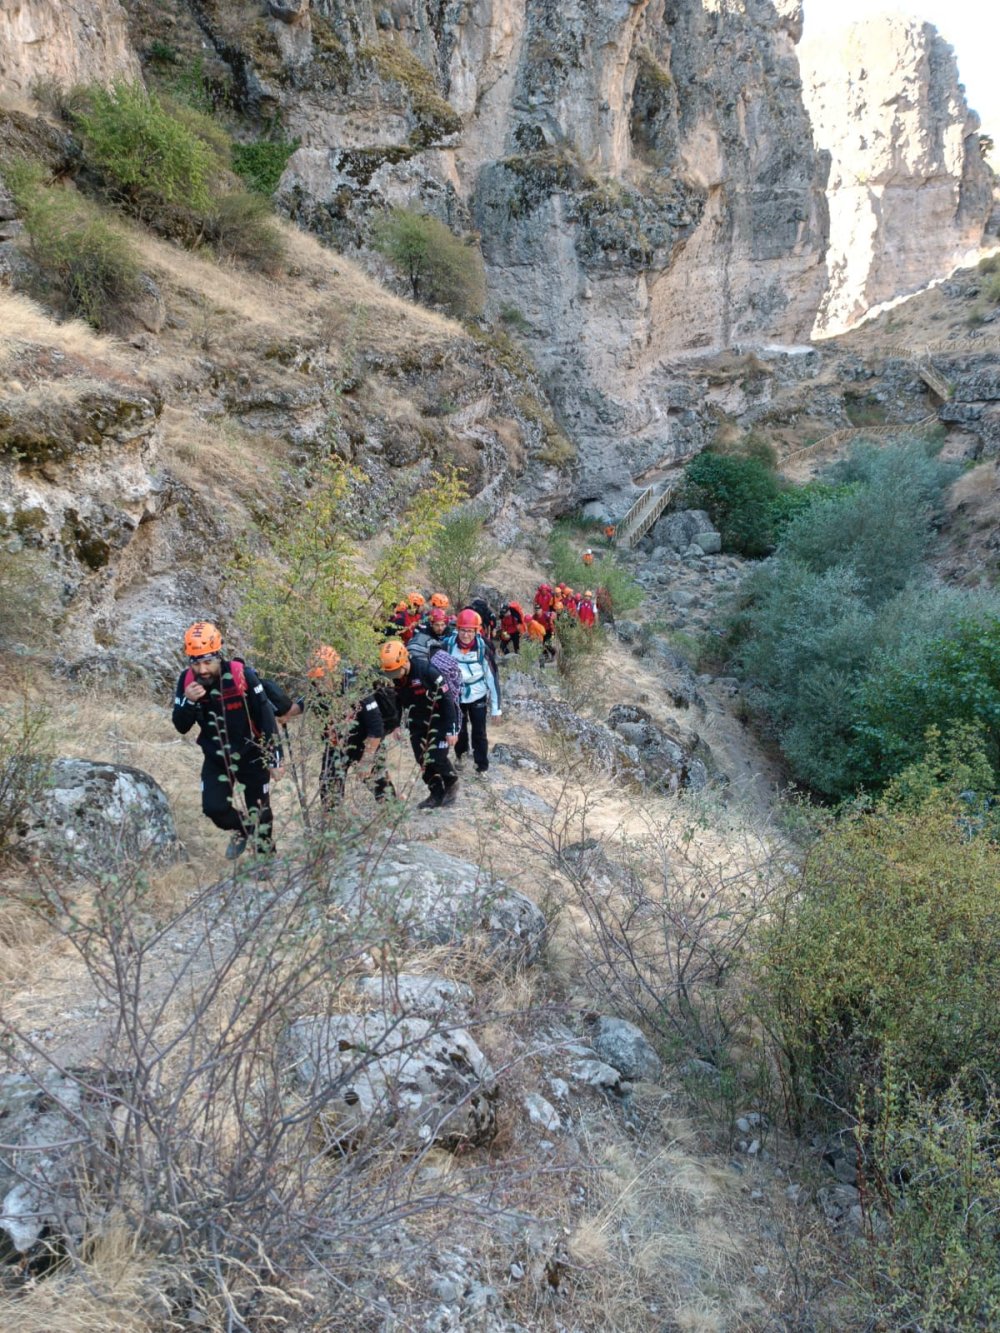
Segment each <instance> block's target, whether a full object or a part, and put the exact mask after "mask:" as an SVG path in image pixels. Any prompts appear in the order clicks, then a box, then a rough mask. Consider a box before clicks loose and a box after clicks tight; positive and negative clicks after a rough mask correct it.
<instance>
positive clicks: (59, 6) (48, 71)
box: [0, 0, 139, 95]
mask: <svg viewBox="0 0 1000 1333" xmlns="http://www.w3.org/2000/svg"><path fill="white" fill-rule="evenodd" d="M138 78H139V62H138V60H137V58H136V55H135V52H134V51H133V49H132V47H131V46H130V45H129V38H128V27H127V24H126V21H125V13H124V11H123V10H122V7H121V5H120V4H119V3H118V0H4V3H2V4H0V88H3V90H4V92H5V93H6V94H8V95H9V94H10V93H18V92H20V93H28V92H30V91H31V90H32V88H33V87H36V86H37V85H38V84H39V83H43V82H45V83H52V84H56V85H58V86H59V87H60V88H69V87H72V86H73V85H74V84H80V83H112V82H114V80H116V79H126V80H129V79H138Z"/></svg>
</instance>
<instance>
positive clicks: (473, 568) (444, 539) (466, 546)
mask: <svg viewBox="0 0 1000 1333" xmlns="http://www.w3.org/2000/svg"><path fill="white" fill-rule="evenodd" d="M496 562H497V552H496V549H495V547H494V546H493V545H492V544H491V543H490V542H489V541H488V540H487V539H486V537H485V535H484V532H483V520H482V519H481V518H480V517H479V515H478V514H453V515H452V516H451V517H450V518H447V519H445V520H444V522H443V523H442V524H441V527H440V528H439V530H438V532H437V535H436V537H435V538H434V545H433V547H432V548H431V553H430V556H429V557H428V560H427V572H428V574H429V575H430V580H431V582H432V583H433V584H434V587H435V589H437V590H439V591H440V592H444V593H447V594H448V597H449V598H450V600H451V603H452V605H453V606H457V607H463V606H466V605H467V603H468V600H469V598H470V597H471V596H472V589H473V588H474V587H475V585H476V584H477V583H482V581H483V580H484V579H485V578H486V576H487V575H488V574H489V573H490V571H491V570H492V569H493V566H494V565H495V564H496Z"/></svg>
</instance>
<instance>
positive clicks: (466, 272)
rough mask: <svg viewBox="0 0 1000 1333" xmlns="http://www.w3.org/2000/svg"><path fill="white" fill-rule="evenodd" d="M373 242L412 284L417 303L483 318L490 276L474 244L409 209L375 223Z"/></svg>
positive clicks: (464, 315)
mask: <svg viewBox="0 0 1000 1333" xmlns="http://www.w3.org/2000/svg"><path fill="white" fill-rule="evenodd" d="M373 240H374V244H375V245H376V247H377V248H378V249H379V250H381V251H382V253H383V254H385V255H386V256H387V257H388V258H389V259H390V260H391V261H392V263H393V265H394V266H395V267H396V268H397V269H398V270H399V272H400V273H401V274H402V275H403V277H405V278H406V280H407V281H408V282H409V284H410V291H411V294H412V296H413V299H414V301H423V302H425V303H428V304H433V305H440V306H442V307H443V308H444V309H445V310H446V311H447V312H448V313H449V314H451V315H454V316H455V317H456V318H458V319H471V318H478V317H479V316H480V315H481V314H482V312H483V306H484V304H485V302H486V275H485V270H484V268H483V260H482V256H481V255H480V253H479V248H478V246H477V245H476V244H475V243H474V242H468V243H467V242H465V241H462V240H461V239H460V238H459V237H457V236H455V235H454V233H453V232H451V231H449V229H448V228H447V227H446V226H445V224H444V223H443V222H440V221H439V220H438V219H437V218H433V217H430V216H429V215H428V214H426V213H415V212H413V211H412V210H411V209H407V208H394V209H392V210H391V212H389V213H388V214H387V215H386V217H385V218H383V219H382V221H381V222H380V223H378V224H377V225H376V227H375V229H374V233H373Z"/></svg>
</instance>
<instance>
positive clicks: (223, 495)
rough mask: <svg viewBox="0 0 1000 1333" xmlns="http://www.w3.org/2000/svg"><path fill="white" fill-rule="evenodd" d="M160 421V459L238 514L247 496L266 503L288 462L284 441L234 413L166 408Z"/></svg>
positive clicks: (219, 507)
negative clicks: (217, 414)
mask: <svg viewBox="0 0 1000 1333" xmlns="http://www.w3.org/2000/svg"><path fill="white" fill-rule="evenodd" d="M160 421H161V433H160V459H161V461H162V462H163V463H164V464H165V465H166V467H168V468H169V469H170V470H171V471H172V472H173V473H175V474H176V476H177V477H179V478H181V479H182V480H183V481H184V482H185V484H186V485H188V486H190V487H192V489H193V490H195V491H196V492H197V493H198V495H199V497H200V498H201V499H202V500H204V501H206V502H207V503H208V505H209V506H210V507H211V508H212V509H214V510H216V511H222V512H223V513H227V514H231V515H233V516H237V517H238V516H240V515H243V514H244V513H245V503H246V502H247V501H257V502H261V503H263V504H264V505H265V506H266V505H267V502H268V495H269V494H273V493H274V492H275V491H276V489H277V487H278V486H279V485H280V482H279V478H278V469H279V468H280V467H281V465H282V463H283V462H287V458H288V445H287V444H286V443H285V441H283V440H281V439H280V438H278V437H277V436H275V435H268V436H266V437H265V436H262V435H261V434H260V432H252V431H248V430H245V429H243V428H242V427H241V426H240V425H239V424H238V423H237V422H236V421H234V420H233V419H232V418H231V417H216V418H213V419H211V420H207V419H206V418H205V417H204V416H202V415H201V414H200V413H199V412H197V411H196V410H194V409H193V408H191V407H180V406H168V407H164V409H163V413H162V415H161V418H160Z"/></svg>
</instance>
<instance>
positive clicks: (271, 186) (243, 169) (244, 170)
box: [233, 138, 299, 199]
mask: <svg viewBox="0 0 1000 1333" xmlns="http://www.w3.org/2000/svg"><path fill="white" fill-rule="evenodd" d="M298 146H299V140H298V139H280V138H279V139H255V140H254V141H253V142H252V143H236V144H233V170H234V171H235V172H236V174H237V176H239V177H240V178H241V179H242V180H243V181H245V182H246V185H247V188H248V189H250V190H252V191H253V192H254V193H255V194H262V195H264V196H265V197H266V198H268V199H270V197H271V196H272V195H273V194H274V192H275V190H276V189H277V188H278V182H279V181H280V180H281V173H282V172H283V171H284V170H285V167H286V166H287V165H288V159H289V158H290V157H291V155H292V154H293V153H294V152H295V150H296V148H298Z"/></svg>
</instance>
